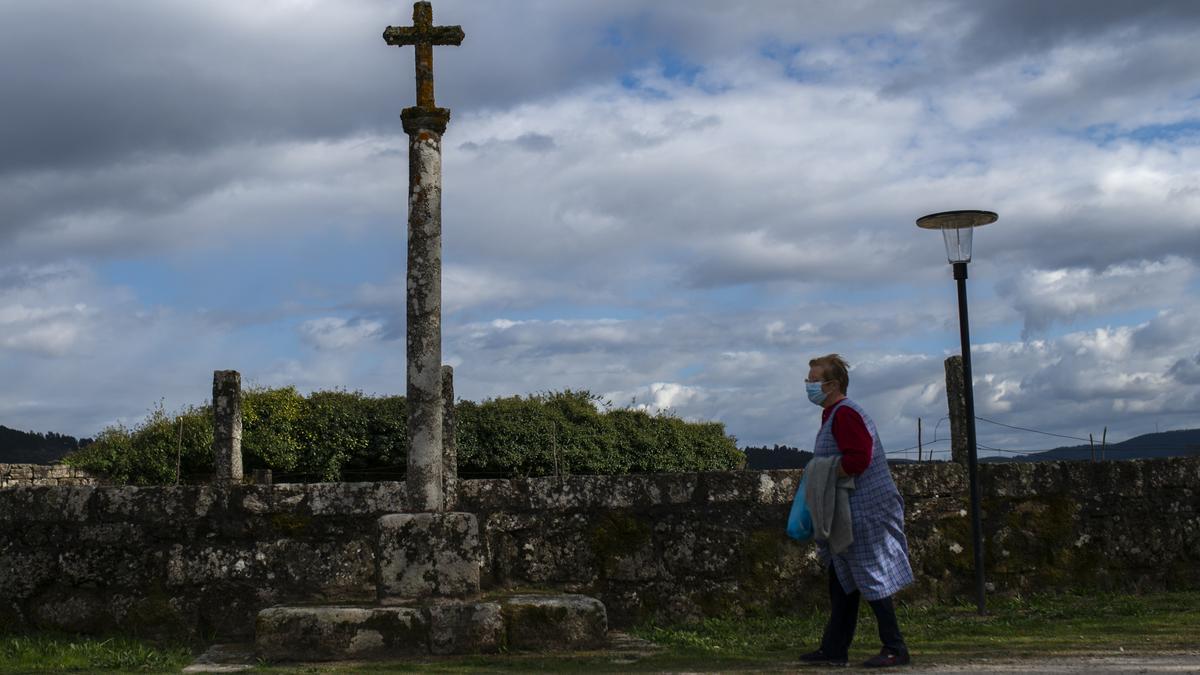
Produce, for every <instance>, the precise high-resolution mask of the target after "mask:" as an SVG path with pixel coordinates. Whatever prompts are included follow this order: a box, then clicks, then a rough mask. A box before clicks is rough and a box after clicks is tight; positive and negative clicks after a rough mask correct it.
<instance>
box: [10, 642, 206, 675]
mask: <svg viewBox="0 0 1200 675" xmlns="http://www.w3.org/2000/svg"><path fill="white" fill-rule="evenodd" d="M191 661H192V654H191V651H190V650H188V649H187V648H186V647H180V646H166V647H161V646H154V645H152V644H150V643H148V642H143V641H141V640H135V639H132V638H124V637H114V638H106V639H104V638H90V637H80V636H72V635H58V634H51V633H38V634H34V635H0V673H63V672H81V673H84V672H86V673H95V672H104V671H108V672H120V673H170V672H179V671H180V670H181V669H182V668H183V667H184V666H186V665H187V664H188V663H190V662H191Z"/></svg>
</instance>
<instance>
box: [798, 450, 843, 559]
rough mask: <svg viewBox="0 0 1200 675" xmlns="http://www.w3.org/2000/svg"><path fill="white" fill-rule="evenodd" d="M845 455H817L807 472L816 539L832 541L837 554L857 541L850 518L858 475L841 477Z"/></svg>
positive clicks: (806, 499) (807, 500)
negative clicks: (840, 468)
mask: <svg viewBox="0 0 1200 675" xmlns="http://www.w3.org/2000/svg"><path fill="white" fill-rule="evenodd" d="M841 463H842V458H841V456H839V455H831V456H826V457H813V458H812V459H811V460H809V462H808V466H807V467H805V469H804V471H805V472H806V473H808V488H807V492H806V493H805V495H804V498H805V503H807V504H808V510H809V512H811V513H812V521H813V538H814V539H816V540H817V541H826V542H828V543H829V549H830V550H831V551H832V552H833V554H834V555H837V554H839V553H841V552H842V551H845V550H846V549H847V548H849V547H850V544H853V543H854V528H853V525H852V523H851V520H850V493H851V492H853V491H854V478H852V477H845V478H839V477H838V468H839V467H840V466H841Z"/></svg>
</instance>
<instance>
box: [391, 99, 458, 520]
mask: <svg viewBox="0 0 1200 675" xmlns="http://www.w3.org/2000/svg"><path fill="white" fill-rule="evenodd" d="M400 118H401V120H403V122H404V131H405V133H407V134H408V137H409V141H408V195H409V196H408V299H407V320H408V331H407V332H408V335H407V338H408V339H407V356H408V378H407V379H408V387H407V396H408V448H409V449H408V506H409V509H410V510H412V511H425V512H434V511H442V510H444V509H445V506H446V500H445V496H444V494H443V489H444V484H443V481H444V479H443V466H442V456H443V452H444V451H445V448H444V445H443V442H442V133H443V132H444V131H445V130H446V124H447V123H448V122H449V121H450V111H449V110H446V109H444V108H420V107H416V108H405V109H404V111H403V113H402V114H401V115H400Z"/></svg>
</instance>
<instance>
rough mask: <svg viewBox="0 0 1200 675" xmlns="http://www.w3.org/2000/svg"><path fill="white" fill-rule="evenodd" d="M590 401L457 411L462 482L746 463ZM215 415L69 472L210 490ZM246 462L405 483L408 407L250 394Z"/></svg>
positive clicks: (464, 406) (732, 448)
mask: <svg viewBox="0 0 1200 675" xmlns="http://www.w3.org/2000/svg"><path fill="white" fill-rule="evenodd" d="M598 403H599V399H598V397H596V396H594V395H592V394H590V393H588V392H585V391H584V392H576V391H563V392H554V393H549V394H542V395H536V396H527V397H520V396H513V397H508V398H496V399H490V400H486V401H483V402H482V403H475V402H472V401H459V402H458V403H457V404H456V405H455V435H456V441H457V447H458V467H459V474H460V475H462V476H465V477H470V476H478V475H487V476H544V475H553V474H556V473H563V474H621V473H645V472H660V471H718V470H728V469H734V468H738V467H740V466H741V465H742V463H743V462H744V459H745V457H744V455H743V454H742V453H741V452H739V451H738V449H737V446H736V444H735V440H734V439H733V438H732V437H730V436H726V435H725V426H724V425H723V424H720V423H717V422H703V423H697V422H685V421H684V420H681V419H679V418H677V417H674V416H671V415H664V414H659V415H649V414H647V413H646V412H644V411H641V410H628V409H615V410H601V409H600V408H599V407H598V405H597V404H598ZM211 420H212V408H211V406H193V407H189V408H187V409H185V410H182V411H180V412H179V413H177V414H175V415H168V414H167V413H166V411H165V410H163V409H162V408H161V407H159V408H157V409H155V410H154V411H152V412H151V413H150V415H149V416H148V417H147V418H146V419H145V420H144V421H143V422H142V423H141V424H139V425H137V426H136V427H134V428H132V429H130V428H126V427H123V426H115V427H109V428H106V429H105V430H104V431H102V432H101V433H100V434H99V435H98V436H97V438H96V440H95V442H94V443H92V444H91V445H89V446H88V447H86V448H84V449H82V450H80V451H78V452H75V453H73V454H71V455H69V456H68V457H67V458H66V459H65V460H64V461H65V462H66V463H68V464H71V465H73V466H77V467H80V468H84V469H88V470H90V471H95V472H98V473H101V474H103V475H106V476H108V477H109V478H111V479H112V480H113V481H115V482H118V483H126V484H136V485H156V484H165V483H173V482H175V480H176V474H177V464H178V473H179V475H181V476H182V477H183V480H184V482H188V481H202V480H205V479H206V477H207V476H208V475H210V474H211V472H212V463H213V457H212V421H211ZM242 423H243V430H242V460H243V463H244V467H245V469H246V471H247V472H249V471H252V470H254V469H272V470H273V471H274V472H275V473H276V474H277V475H278V476H280V477H281V478H287V477H289V476H290V477H293V478H294V479H298V480H340V479H347V480H362V479H364V477H365V476H370V475H375V476H379V477H395V476H396V475H397V474H400V473H403V471H404V467H405V464H406V462H407V458H408V433H407V427H408V425H407V415H406V408H405V399H404V397H403V396H389V397H376V396H366V395H364V394H362V393H361V392H346V391H317V392H313V393H311V394H309V395H308V396H304V395H301V394H300V393H299V392H297V391H296V390H295V388H292V387H285V388H281V389H256V390H250V391H246V392H244V394H243V400H242Z"/></svg>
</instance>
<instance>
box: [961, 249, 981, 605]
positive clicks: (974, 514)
mask: <svg viewBox="0 0 1200 675" xmlns="http://www.w3.org/2000/svg"><path fill="white" fill-rule="evenodd" d="M954 279H955V281H957V282H958V329H959V334H960V335H961V337H962V356H963V393H964V394H965V396H964V398H966V404H967V467H968V473H969V477H970V480H971V535H972V538H973V540H974V541H973V545H974V548H975V551H974V552H975V604H976V606H977V607H978V609H979V613H980V614H987V606H986V605H985V604H984V597H983V591H984V584H983V519H982V516H981V515H980V507H979V457H978V455H979V452H978V449H977V448H976V446H975V386H974V384H973V383H972V380H971V330H970V328H969V322H968V320H967V263H965V262H956V263H954Z"/></svg>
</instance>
